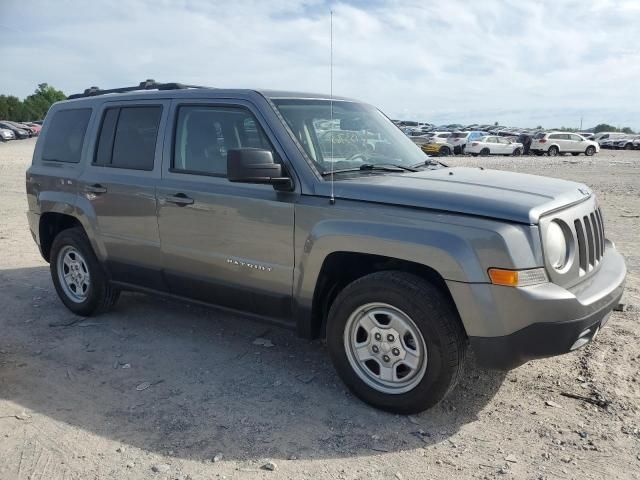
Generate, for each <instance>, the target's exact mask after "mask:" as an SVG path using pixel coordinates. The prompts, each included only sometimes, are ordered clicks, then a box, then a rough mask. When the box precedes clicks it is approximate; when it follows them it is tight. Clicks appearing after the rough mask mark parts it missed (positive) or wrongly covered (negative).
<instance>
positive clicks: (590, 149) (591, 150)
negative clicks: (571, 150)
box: [584, 145, 596, 157]
mask: <svg viewBox="0 0 640 480" xmlns="http://www.w3.org/2000/svg"><path fill="white" fill-rule="evenodd" d="M594 153H596V147H594V146H593V145H590V146H588V147H587V149H586V150H585V151H584V154H585V155H586V156H587V157H591V156H592V155H593V154H594Z"/></svg>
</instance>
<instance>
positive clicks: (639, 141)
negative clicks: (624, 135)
mask: <svg viewBox="0 0 640 480" xmlns="http://www.w3.org/2000/svg"><path fill="white" fill-rule="evenodd" d="M633 149H634V150H640V137H638V138H636V139H635V140H634V141H633Z"/></svg>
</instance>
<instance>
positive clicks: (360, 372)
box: [327, 271, 466, 414]
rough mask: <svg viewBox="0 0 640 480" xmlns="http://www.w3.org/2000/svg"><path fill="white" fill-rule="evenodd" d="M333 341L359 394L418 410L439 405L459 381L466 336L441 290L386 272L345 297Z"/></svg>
mask: <svg viewBox="0 0 640 480" xmlns="http://www.w3.org/2000/svg"><path fill="white" fill-rule="evenodd" d="M327 346H328V349H329V354H330V355H331V359H332V361H333V364H334V366H335V367H336V370H337V372H338V375H339V376H340V377H341V378H342V380H343V381H344V382H345V384H346V385H347V386H348V387H349V389H350V390H351V391H352V392H353V393H354V394H355V395H356V396H357V397H358V398H360V399H361V400H363V401H365V402H367V403H369V404H371V405H373V406H374V407H377V408H381V409H383V410H387V411H391V412H395V413H402V414H410V413H416V412H420V411H422V410H426V409H427V408H430V407H432V406H434V405H436V404H437V403H438V402H439V401H440V400H442V399H443V398H444V397H445V396H446V395H447V393H449V391H450V390H451V389H452V388H453V387H454V386H455V385H456V383H457V381H458V379H459V377H460V375H461V373H462V369H463V365H464V359H465V353H466V337H465V334H464V331H463V329H462V324H461V322H460V318H459V317H458V314H457V312H456V310H455V308H454V307H453V306H452V304H451V301H450V300H449V298H448V297H447V296H446V295H445V294H444V293H443V292H442V291H441V290H440V289H438V288H437V287H435V286H434V285H432V284H431V283H428V282H427V281H425V280H423V279H422V278H420V277H417V276H415V275H412V274H408V273H404V272H396V271H385V272H377V273H373V274H370V275H367V276H365V277H362V278H360V279H358V280H356V281H355V282H353V283H351V284H349V285H348V286H347V287H345V289H344V290H343V291H342V292H340V294H338V296H337V298H336V299H335V301H334V302H333V305H332V306H331V309H330V311H329V318H328V321H327Z"/></svg>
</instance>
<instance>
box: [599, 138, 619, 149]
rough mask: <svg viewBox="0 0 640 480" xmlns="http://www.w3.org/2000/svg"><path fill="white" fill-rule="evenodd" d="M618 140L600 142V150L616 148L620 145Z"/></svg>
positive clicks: (611, 139) (610, 139)
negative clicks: (616, 145) (617, 144)
mask: <svg viewBox="0 0 640 480" xmlns="http://www.w3.org/2000/svg"><path fill="white" fill-rule="evenodd" d="M618 141H619V139H618V138H607V139H605V140H600V142H598V144H599V145H600V148H615V144H616V143H618Z"/></svg>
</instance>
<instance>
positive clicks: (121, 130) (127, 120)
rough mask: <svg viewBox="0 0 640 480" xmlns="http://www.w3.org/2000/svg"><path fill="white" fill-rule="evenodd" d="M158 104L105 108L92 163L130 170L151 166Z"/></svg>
mask: <svg viewBox="0 0 640 480" xmlns="http://www.w3.org/2000/svg"><path fill="white" fill-rule="evenodd" d="M161 116H162V107H161V106H155V105H154V106H138V107H115V108H108V109H107V110H106V111H105V113H104V116H103V119H102V127H101V129H100V135H99V140H98V146H97V148H96V156H95V161H94V163H95V164H96V165H102V166H106V167H115V168H127V169H130V170H147V171H151V170H153V164H154V159H155V153H156V141H157V139H158V128H159V126H160V118H161Z"/></svg>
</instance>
